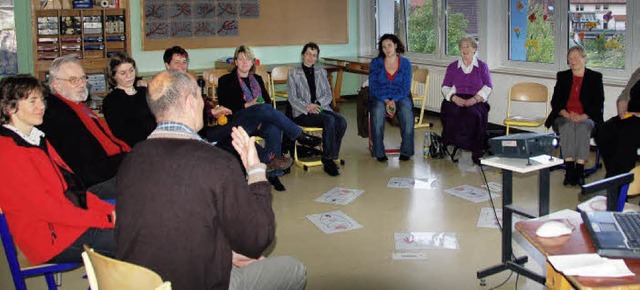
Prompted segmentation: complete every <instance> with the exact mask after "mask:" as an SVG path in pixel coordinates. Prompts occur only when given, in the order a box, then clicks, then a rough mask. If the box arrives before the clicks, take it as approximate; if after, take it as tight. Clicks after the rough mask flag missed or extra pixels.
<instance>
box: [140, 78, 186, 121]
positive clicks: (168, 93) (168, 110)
mask: <svg viewBox="0 0 640 290" xmlns="http://www.w3.org/2000/svg"><path fill="white" fill-rule="evenodd" d="M197 93H198V85H197V84H196V82H195V80H194V79H193V77H191V76H190V75H188V74H186V73H185V72H183V71H177V70H171V71H163V72H161V73H159V74H157V75H156V76H155V77H153V79H152V80H151V82H149V85H148V93H147V103H148V104H149V109H150V110H151V112H152V113H153V114H154V115H155V116H156V119H158V120H162V119H165V118H167V117H170V116H172V115H175V114H177V115H181V114H182V113H183V112H184V110H185V108H184V98H186V97H187V96H188V95H191V96H192V97H195V96H198V94H197Z"/></svg>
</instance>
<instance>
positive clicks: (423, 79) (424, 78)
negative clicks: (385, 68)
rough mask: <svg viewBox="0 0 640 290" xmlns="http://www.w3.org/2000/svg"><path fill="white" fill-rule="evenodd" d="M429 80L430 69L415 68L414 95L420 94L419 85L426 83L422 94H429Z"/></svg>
mask: <svg viewBox="0 0 640 290" xmlns="http://www.w3.org/2000/svg"><path fill="white" fill-rule="evenodd" d="M428 81H429V70H427V69H424V68H416V69H414V70H413V72H412V74H411V94H412V95H414V96H417V95H418V85H420V84H422V85H424V91H423V93H422V94H421V95H420V96H422V95H426V94H427V86H428Z"/></svg>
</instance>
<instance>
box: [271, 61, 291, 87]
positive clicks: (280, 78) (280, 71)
mask: <svg viewBox="0 0 640 290" xmlns="http://www.w3.org/2000/svg"><path fill="white" fill-rule="evenodd" d="M291 69H293V67H290V66H285V65H282V66H276V67H274V68H273V69H271V79H272V80H273V82H274V83H286V81H287V78H288V77H289V71H290V70H291Z"/></svg>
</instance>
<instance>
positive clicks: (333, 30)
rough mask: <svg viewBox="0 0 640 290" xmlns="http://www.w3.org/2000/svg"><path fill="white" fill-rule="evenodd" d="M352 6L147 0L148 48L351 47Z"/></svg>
mask: <svg viewBox="0 0 640 290" xmlns="http://www.w3.org/2000/svg"><path fill="white" fill-rule="evenodd" d="M348 2H349V1H344V0H323V1H315V0H142V2H141V6H140V7H141V17H142V18H141V24H142V29H143V35H142V49H143V50H164V49H166V48H167V47H171V46H174V45H179V46H182V47H184V48H187V49H188V48H215V47H235V46H238V45H241V44H246V45H251V46H268V45H273V46H280V45H293V44H304V43H306V42H309V41H315V42H317V43H320V44H338V43H348V42H349V39H348V30H349V29H348V13H349V11H348V10H349V5H348ZM302 11H313V13H303V12H302Z"/></svg>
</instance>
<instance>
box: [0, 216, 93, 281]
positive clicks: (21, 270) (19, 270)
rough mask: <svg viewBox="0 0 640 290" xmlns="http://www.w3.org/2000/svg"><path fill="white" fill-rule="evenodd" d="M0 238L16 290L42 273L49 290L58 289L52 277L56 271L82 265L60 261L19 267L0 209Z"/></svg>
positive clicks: (7, 226) (5, 220)
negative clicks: (30, 278) (28, 279)
mask: <svg viewBox="0 0 640 290" xmlns="http://www.w3.org/2000/svg"><path fill="white" fill-rule="evenodd" d="M0 239H2V245H3V246H4V253H5V255H6V256H7V261H8V263H9V269H10V270H11V276H12V277H13V284H14V285H15V286H16V290H26V289H27V285H26V283H25V279H26V278H28V277H33V276H40V275H44V277H45V279H46V280H47V286H48V287H49V290H55V289H58V286H57V285H56V280H55V278H54V277H53V275H54V274H56V273H58V272H64V271H69V270H72V269H75V268H78V267H80V266H82V263H62V264H41V265H37V266H29V267H21V266H20V262H19V261H18V253H17V252H16V246H15V245H14V243H13V237H11V232H9V225H8V224H7V219H6V218H5V216H4V213H3V212H2V210H1V209H0Z"/></svg>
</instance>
